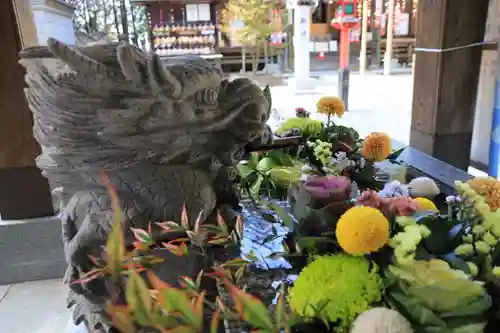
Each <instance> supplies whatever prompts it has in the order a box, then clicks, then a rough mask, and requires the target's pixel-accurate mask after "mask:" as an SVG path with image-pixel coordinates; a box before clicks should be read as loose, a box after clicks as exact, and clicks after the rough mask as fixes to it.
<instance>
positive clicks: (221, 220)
mask: <svg viewBox="0 0 500 333" xmlns="http://www.w3.org/2000/svg"><path fill="white" fill-rule="evenodd" d="M217 225H218V226H219V228H220V231H221V232H222V234H223V235H225V236H227V235H229V232H228V229H227V225H226V222H224V218H223V217H222V215H221V214H220V212H217Z"/></svg>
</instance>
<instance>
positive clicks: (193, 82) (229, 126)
mask: <svg viewBox="0 0 500 333" xmlns="http://www.w3.org/2000/svg"><path fill="white" fill-rule="evenodd" d="M20 57H21V60H20V63H21V64H22V65H23V66H24V67H25V68H26V83H27V89H26V97H27V100H28V103H29V105H30V108H31V110H32V113H33V119H34V136H35V138H36V140H37V141H38V143H39V144H40V146H41V151H42V153H41V154H40V156H39V157H38V159H37V165H38V167H39V168H40V169H41V170H42V172H43V175H44V176H45V177H47V178H48V180H49V182H50V184H51V186H52V188H53V189H57V191H58V192H59V194H60V203H61V207H62V208H61V216H62V220H63V241H64V246H65V253H66V259H67V261H68V269H67V272H66V276H65V282H66V283H68V284H69V285H70V295H69V298H68V306H71V307H73V318H74V321H75V323H76V324H79V323H81V322H84V323H85V324H86V326H87V327H88V328H89V329H90V330H91V331H92V332H112V331H113V328H112V325H111V324H110V320H109V316H108V315H107V314H106V310H105V308H106V302H107V301H108V300H109V296H110V295H109V288H110V287H109V281H106V279H98V280H94V281H91V282H87V283H80V282H77V283H72V282H73V281H78V280H79V279H81V277H82V276H84V274H85V273H87V272H88V271H89V270H90V269H91V268H92V264H91V261H90V259H89V255H93V256H96V257H99V256H101V255H102V251H103V248H102V246H103V245H105V243H106V239H107V235H108V234H109V232H110V230H111V225H112V221H113V218H112V213H113V212H112V209H111V203H110V198H109V195H108V193H107V192H106V189H105V187H104V186H103V185H102V182H101V178H100V174H101V172H102V171H104V172H105V173H106V175H107V176H108V178H109V180H110V182H111V183H112V184H113V186H114V188H115V190H116V193H117V194H118V197H119V198H120V201H121V208H122V221H123V224H124V230H129V229H130V227H134V228H142V229H145V228H147V225H148V224H149V223H150V222H151V221H165V220H177V221H178V220H179V217H180V212H181V208H182V206H183V205H184V204H186V207H187V211H188V214H189V216H190V217H196V216H197V215H198V213H199V212H203V218H207V217H208V216H209V215H210V214H211V213H212V212H213V210H214V209H215V208H216V205H217V203H218V197H220V196H222V195H224V191H227V190H228V188H229V187H230V186H231V182H232V181H233V180H234V176H235V175H234V167H235V164H236V163H237V162H238V161H239V159H241V158H242V156H243V154H244V150H245V147H246V146H248V145H249V144H259V143H269V141H270V140H272V135H271V133H270V130H269V128H268V127H267V125H266V121H267V120H268V117H269V110H270V105H269V104H270V101H269V99H268V98H266V95H265V94H264V93H263V91H262V90H261V89H260V88H259V87H258V86H257V85H256V84H254V83H252V82H251V81H250V80H247V79H235V80H232V81H229V80H226V79H224V77H223V74H222V72H221V71H220V70H219V69H217V68H215V67H214V66H213V65H211V64H210V63H208V62H207V61H205V60H203V59H200V58H197V57H191V58H178V59H176V58H173V59H171V60H167V61H165V60H161V59H160V58H159V57H158V56H156V55H154V54H148V53H145V52H143V51H142V50H140V49H139V48H137V47H135V46H133V45H130V44H126V43H107V44H96V45H92V46H69V45H66V44H63V43H61V42H59V41H57V40H55V39H49V40H48V45H47V46H46V47H41V46H40V47H32V48H28V49H25V50H23V51H22V52H21V54H20ZM228 186H229V187H228ZM125 236H126V241H128V242H129V243H131V242H132V237H131V235H128V234H126V235H125Z"/></svg>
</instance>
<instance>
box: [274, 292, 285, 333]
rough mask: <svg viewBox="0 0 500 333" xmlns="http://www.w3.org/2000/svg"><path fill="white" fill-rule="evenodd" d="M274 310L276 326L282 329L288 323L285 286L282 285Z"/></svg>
mask: <svg viewBox="0 0 500 333" xmlns="http://www.w3.org/2000/svg"><path fill="white" fill-rule="evenodd" d="M274 312H275V316H276V326H277V328H278V329H281V328H282V327H283V326H284V325H285V324H286V314H285V288H284V286H282V287H281V290H280V294H279V297H278V301H277V302H276V309H275V311H274Z"/></svg>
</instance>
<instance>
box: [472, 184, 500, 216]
mask: <svg viewBox="0 0 500 333" xmlns="http://www.w3.org/2000/svg"><path fill="white" fill-rule="evenodd" d="M468 183H469V185H470V187H471V188H472V189H473V190H474V191H475V192H476V193H477V194H479V195H480V196H482V197H484V199H485V200H486V203H488V206H490V209H491V210H492V211H496V210H497V209H499V208H500V182H499V181H498V180H497V179H495V178H492V177H487V178H475V179H471V180H469V181H468Z"/></svg>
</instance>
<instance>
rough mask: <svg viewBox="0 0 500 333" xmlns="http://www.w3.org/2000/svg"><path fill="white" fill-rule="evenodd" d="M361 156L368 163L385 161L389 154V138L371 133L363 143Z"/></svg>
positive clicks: (381, 134) (382, 134) (385, 135)
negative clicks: (368, 161)
mask: <svg viewBox="0 0 500 333" xmlns="http://www.w3.org/2000/svg"><path fill="white" fill-rule="evenodd" d="M361 154H362V155H363V157H364V158H366V159H367V160H370V161H375V162H379V161H383V160H385V159H386V158H387V157H388V156H389V155H390V154H391V138H389V136H388V135H387V134H385V133H379V132H374V133H371V134H370V135H368V136H367V137H366V138H365V140H364V141H363V148H362V149H361Z"/></svg>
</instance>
